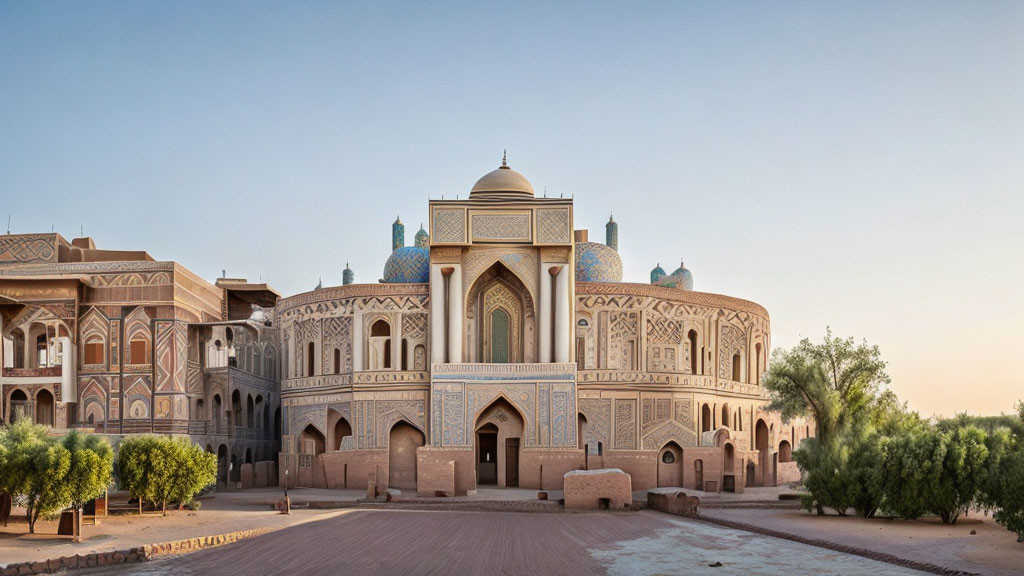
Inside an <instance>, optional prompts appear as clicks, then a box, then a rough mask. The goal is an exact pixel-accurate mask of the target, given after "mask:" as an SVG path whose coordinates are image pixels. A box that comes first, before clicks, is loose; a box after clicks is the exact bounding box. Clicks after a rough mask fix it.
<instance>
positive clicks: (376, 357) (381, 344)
mask: <svg viewBox="0 0 1024 576" xmlns="http://www.w3.org/2000/svg"><path fill="white" fill-rule="evenodd" d="M367 348H368V351H367V352H368V354H369V366H370V370H383V369H387V368H391V324H388V322H387V320H377V321H376V322H374V323H373V325H371V326H370V345H369V346H368V347H367Z"/></svg>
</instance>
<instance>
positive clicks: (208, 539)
mask: <svg viewBox="0 0 1024 576" xmlns="http://www.w3.org/2000/svg"><path fill="white" fill-rule="evenodd" d="M271 531H273V529H270V528H252V529H249V530H237V531H235V532H228V533H226V534H215V535H212V536H197V537H195V538H186V539H185V540H175V541H172V542H160V543H156V544H146V545H143V546H138V547H135V548H129V549H127V550H115V551H113V552H94V553H91V554H75V555H74V556H63V557H61V558H51V559H49V560H40V561H38V562H20V563H17V564H8V565H7V566H5V567H3V568H0V576H23V575H31V574H54V573H56V572H60V571H62V570H78V569H81V568H99V567H103V566H114V565H117V564H134V563H136V562H146V561H148V560H152V559H154V558H156V557H158V556H173V555H176V554H188V553H189V552H195V551H197V550H202V549H203V548H214V547H217V546H223V545H225V544H231V543H233V542H238V541H239V540H244V539H245V538H251V537H253V536H258V535H260V534H263V533H266V532H271Z"/></svg>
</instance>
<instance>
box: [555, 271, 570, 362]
mask: <svg viewBox="0 0 1024 576" xmlns="http://www.w3.org/2000/svg"><path fill="white" fill-rule="evenodd" d="M569 273H570V272H569V267H568V266H562V269H561V270H559V271H558V276H556V277H555V362H568V361H569V337H570V334H569V332H570V329H571V326H569V318H570V315H569Z"/></svg>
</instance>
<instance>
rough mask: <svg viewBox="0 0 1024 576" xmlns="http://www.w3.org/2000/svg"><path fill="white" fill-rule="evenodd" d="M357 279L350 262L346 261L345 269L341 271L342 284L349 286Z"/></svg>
mask: <svg viewBox="0 0 1024 576" xmlns="http://www.w3.org/2000/svg"><path fill="white" fill-rule="evenodd" d="M355 281H356V273H355V272H353V271H352V269H351V268H349V267H348V262H345V269H344V270H342V271H341V284H342V285H343V286H348V285H349V284H351V283H353V282H355Z"/></svg>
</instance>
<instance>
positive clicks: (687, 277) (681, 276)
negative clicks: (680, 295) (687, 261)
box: [652, 262, 693, 290]
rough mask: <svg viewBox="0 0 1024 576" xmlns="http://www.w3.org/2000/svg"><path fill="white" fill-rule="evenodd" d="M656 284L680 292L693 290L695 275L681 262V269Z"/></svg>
mask: <svg viewBox="0 0 1024 576" xmlns="http://www.w3.org/2000/svg"><path fill="white" fill-rule="evenodd" d="M652 274H653V272H652ZM655 284H657V285H658V286H666V287H668V288H678V289H680V290H693V274H691V273H690V271H689V270H688V269H687V268H686V266H684V265H683V263H682V262H680V263H679V268H676V270H675V272H673V273H671V274H669V275H668V276H665V277H664V278H662V279H660V280H658V281H657V282H655Z"/></svg>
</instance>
